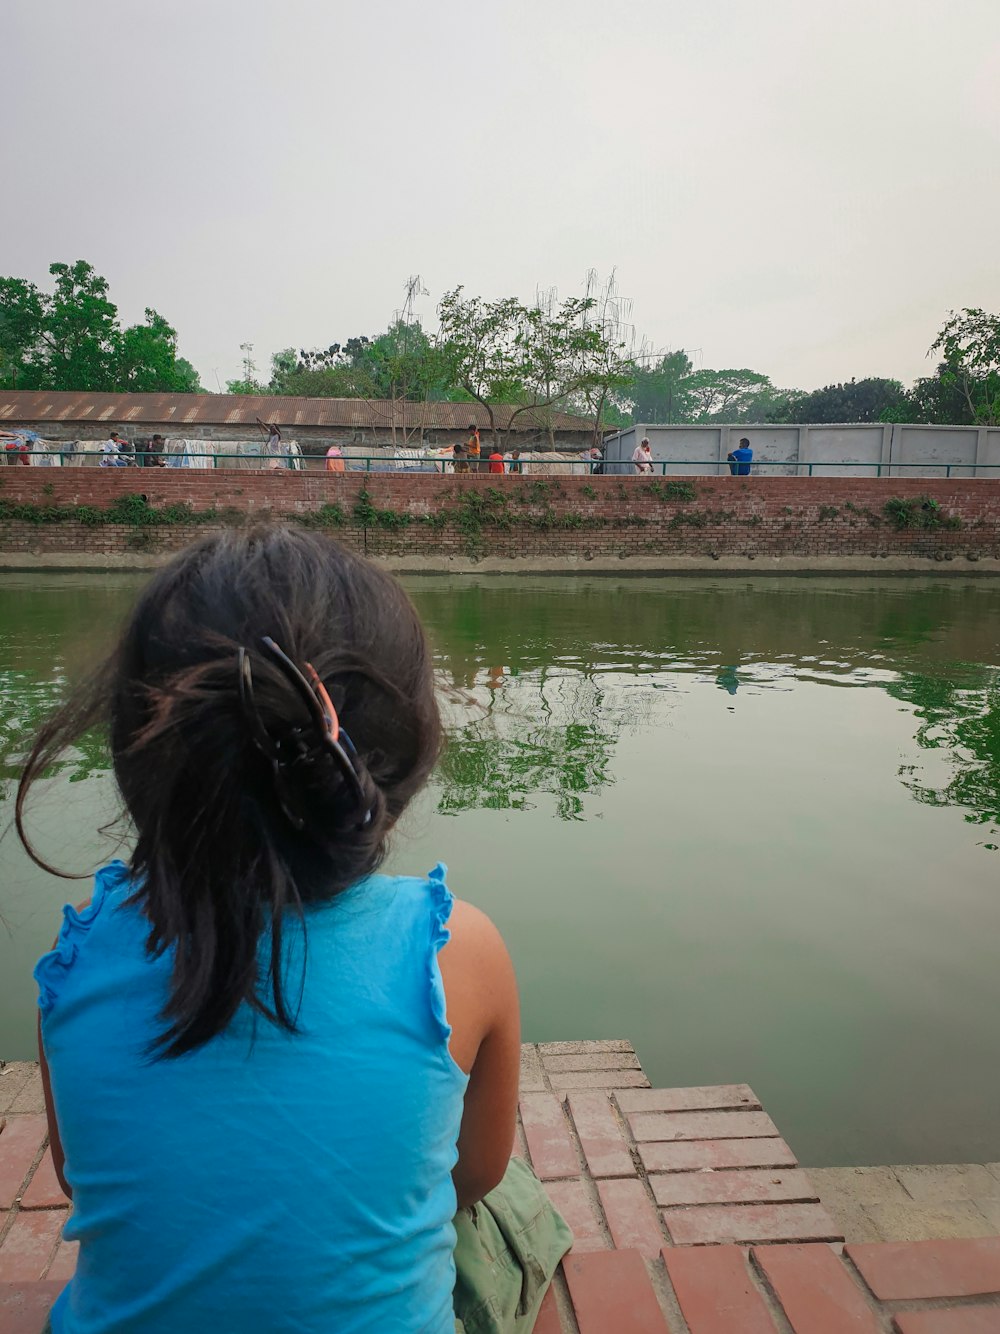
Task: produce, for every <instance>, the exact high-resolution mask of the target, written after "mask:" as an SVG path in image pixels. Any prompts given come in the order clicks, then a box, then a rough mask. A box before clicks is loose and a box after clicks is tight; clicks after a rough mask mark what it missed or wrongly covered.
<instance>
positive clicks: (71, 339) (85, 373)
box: [0, 260, 197, 393]
mask: <svg viewBox="0 0 1000 1334" xmlns="http://www.w3.org/2000/svg"><path fill="white" fill-rule="evenodd" d="M49 273H50V274H51V275H52V276H53V278H54V279H55V282H54V285H53V291H52V293H51V294H49V293H47V292H42V291H40V290H39V288H38V287H36V286H35V284H34V283H31V282H28V281H26V280H25V279H23V278H0V373H2V376H3V380H4V382H5V383H7V384H9V385H10V387H11V388H12V389H53V390H60V389H61V390H79V391H89V392H92V393H102V392H103V393H114V392H125V391H132V392H139V393H155V392H160V393H178V392H185V391H187V392H190V391H191V384H192V379H193V380H194V382H195V383H197V375H196V374H195V373H194V368H193V367H192V366H191V365H190V363H189V362H185V363H183V365H180V366H179V365H178V357H177V334H176V332H175V331H174V329H173V328H172V327H171V326H170V325H169V324H168V323H167V321H166V320H165V319H164V318H163V317H162V316H161V315H159V314H157V312H156V311H155V310H152V309H149V308H147V310H146V316H145V320H144V322H143V323H142V324H136V325H132V326H131V327H130V328H127V329H124V330H123V329H122V328H121V326H120V324H119V321H118V308H117V307H116V306H115V305H114V303H113V302H112V301H111V300H110V298H109V296H108V284H107V281H106V279H104V278H102V277H101V275H100V274H99V273H97V272H96V271H95V269H94V268H93V267H92V266H91V265H90V264H88V263H86V261H85V260H77V262H76V263H75V264H51V265H50V266H49Z"/></svg>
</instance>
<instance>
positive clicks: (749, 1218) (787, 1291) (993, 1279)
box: [0, 1041, 1000, 1334]
mask: <svg viewBox="0 0 1000 1334" xmlns="http://www.w3.org/2000/svg"><path fill="white" fill-rule="evenodd" d="M41 1110H42V1101H41V1084H40V1080H39V1077H38V1071H37V1067H35V1066H33V1065H31V1064H30V1063H21V1064H9V1065H6V1066H4V1067H2V1068H0V1334H37V1332H38V1331H39V1330H40V1329H41V1326H42V1323H43V1321H44V1314H45V1312H46V1311H47V1309H48V1307H49V1305H50V1304H51V1302H52V1301H53V1299H54V1297H55V1295H56V1293H58V1291H59V1288H60V1286H61V1284H62V1283H64V1282H65V1281H66V1280H67V1279H68V1278H69V1277H70V1276H71V1274H72V1271H73V1266H74V1264H75V1260H76V1257H75V1254H74V1252H75V1250H76V1247H75V1246H74V1245H72V1244H69V1243H66V1242H63V1241H62V1240H61V1233H62V1226H63V1223H64V1221H65V1219H66V1217H67V1214H68V1205H67V1203H66V1201H65V1199H64V1198H63V1196H62V1194H61V1192H60V1191H59V1186H58V1182H57V1181H56V1180H55V1174H54V1171H53V1169H52V1162H51V1157H50V1155H49V1153H48V1150H47V1142H46V1136H45V1125H44V1118H43V1117H41V1116H40V1113H41ZM517 1144H518V1151H519V1152H520V1153H522V1154H523V1155H525V1156H527V1157H528V1158H529V1159H530V1161H531V1162H532V1165H533V1166H534V1168H535V1171H536V1172H537V1173H538V1175H539V1176H540V1177H541V1178H542V1180H543V1181H544V1182H545V1185H546V1189H547V1190H548V1191H549V1193H550V1194H551V1196H552V1198H553V1200H554V1201H555V1202H556V1204H557V1205H558V1207H559V1208H560V1209H561V1210H562V1212H563V1213H564V1214H565V1216H566V1217H567V1219H568V1221H569V1222H570V1225H571V1226H572V1227H573V1230H574V1232H575V1234H576V1244H575V1245H574V1247H573V1250H572V1251H571V1252H570V1254H569V1255H568V1256H567V1257H566V1260H565V1261H564V1263H563V1265H562V1266H561V1268H560V1272H559V1273H558V1275H557V1276H556V1281H555V1283H554V1284H553V1287H552V1290H551V1292H550V1293H549V1295H548V1297H547V1298H546V1301H545V1303H544V1305H543V1307H542V1312H541V1314H540V1316H539V1319H538V1322H537V1324H536V1327H535V1328H536V1334H609V1331H611V1332H613V1334H1000V1235H983V1236H976V1237H967V1238H966V1237H957V1238H956V1237H954V1236H942V1237H940V1238H936V1239H928V1240H918V1241H906V1240H901V1241H875V1242H868V1241H864V1240H860V1241H859V1240H855V1239H854V1237H855V1233H854V1232H853V1231H850V1230H849V1232H848V1244H847V1245H846V1247H845V1246H844V1245H843V1241H844V1229H843V1227H842V1226H841V1225H840V1223H839V1221H838V1219H839V1218H841V1217H844V1216H845V1214H847V1213H848V1212H849V1211H847V1209H846V1206H845V1205H844V1202H843V1198H844V1194H845V1191H846V1186H843V1187H842V1190H841V1194H840V1195H839V1196H838V1195H837V1192H836V1191H835V1190H831V1191H830V1194H831V1195H832V1196H834V1197H836V1198H837V1199H838V1208H836V1209H834V1210H833V1211H831V1210H828V1209H827V1208H826V1207H824V1203H822V1202H821V1199H820V1196H819V1195H818V1194H817V1185H816V1182H817V1178H819V1179H820V1180H823V1179H826V1178H828V1177H829V1176H830V1171H829V1170H825V1171H824V1172H816V1173H809V1172H806V1171H803V1170H802V1168H801V1167H800V1166H799V1164H798V1163H797V1161H796V1159H795V1155H794V1153H793V1151H792V1149H791V1148H790V1147H789V1145H788V1144H786V1143H785V1141H784V1140H783V1139H782V1138H781V1136H780V1133H779V1131H778V1129H777V1127H776V1126H775V1125H774V1123H773V1122H772V1121H771V1120H770V1118H769V1117H768V1116H767V1114H766V1112H765V1111H764V1110H763V1108H762V1107H761V1105H760V1103H759V1102H758V1100H757V1098H756V1097H755V1096H754V1094H753V1092H752V1090H750V1089H749V1088H747V1087H746V1085H739V1084H737V1085H723V1086H720V1087H717V1088H694V1089H652V1088H650V1087H649V1081H648V1079H647V1078H646V1076H645V1074H644V1073H643V1071H642V1068H641V1066H640V1064H639V1061H638V1059H637V1058H636V1055H635V1052H634V1050H633V1048H632V1046H631V1044H630V1043H628V1042H625V1041H602V1042H559V1043H541V1044H538V1045H531V1046H527V1047H525V1048H524V1051H523V1054H522V1094H521V1111H520V1119H519V1124H518V1134H517ZM836 1171H837V1173H839V1174H841V1175H842V1176H843V1178H844V1179H845V1181H846V1182H847V1184H848V1185H849V1184H851V1182H850V1180H849V1174H853V1176H854V1178H855V1180H856V1183H857V1185H856V1193H857V1194H859V1195H860V1196H861V1197H862V1198H863V1200H864V1203H862V1204H860V1205H858V1207H860V1208H864V1209H868V1210H873V1209H878V1208H882V1209H891V1208H904V1207H909V1206H910V1205H912V1206H913V1207H914V1208H918V1207H919V1208H920V1209H923V1210H925V1211H926V1216H928V1217H931V1218H934V1217H939V1216H941V1211H942V1210H945V1209H946V1208H947V1207H948V1206H950V1205H952V1204H956V1205H957V1204H962V1205H963V1206H965V1207H966V1208H978V1207H979V1204H981V1203H982V1201H984V1200H987V1201H988V1200H992V1199H993V1198H1000V1190H998V1191H996V1192H994V1191H993V1185H992V1183H993V1182H996V1183H997V1186H998V1187H1000V1165H997V1164H990V1165H986V1166H983V1165H972V1166H962V1167H957V1168H934V1167H906V1168H903V1167H900V1168H896V1169H889V1168H867V1169H836ZM963 1192H964V1193H963ZM826 1195H827V1192H826V1191H824V1192H823V1198H824V1199H825V1198H826ZM907 1202H908V1203H907ZM856 1203H857V1202H856ZM982 1218H983V1222H984V1226H985V1227H986V1230H987V1231H989V1227H988V1224H987V1223H986V1214H985V1213H984V1214H983V1215H982ZM998 1230H1000V1225H998V1228H996V1229H994V1232H996V1231H998Z"/></svg>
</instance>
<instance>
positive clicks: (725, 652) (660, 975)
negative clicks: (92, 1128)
mask: <svg viewBox="0 0 1000 1334" xmlns="http://www.w3.org/2000/svg"><path fill="white" fill-rule="evenodd" d="M140 582H141V581H139V580H137V579H133V578H130V577H128V576H124V575H112V574H108V575H103V576H99V575H46V576H41V575H39V576H29V575H8V576H6V577H5V579H4V582H3V586H2V587H0V766H2V767H0V796H2V798H3V801H4V811H3V818H4V824H5V825H6V824H7V823H8V821H9V818H10V815H11V806H12V790H13V781H12V780H13V779H14V777H15V776H16V773H17V768H18V757H19V756H20V755H21V754H22V753H23V746H24V738H25V736H26V735H27V734H28V732H29V731H30V729H31V727H32V726H33V725H34V724H35V723H36V722H37V721H38V719H39V718H40V717H41V716H42V715H43V714H44V712H45V710H46V709H47V708H48V707H49V706H50V705H51V703H52V702H53V701H55V700H56V699H57V698H58V697H59V695H60V692H61V691H62V690H63V689H64V686H65V683H66V682H67V680H71V679H73V678H74V677H76V676H77V675H79V673H80V672H81V671H82V670H83V669H84V667H85V666H86V665H87V664H88V663H90V662H92V661H93V660H94V659H95V658H96V657H97V656H98V655H99V653H100V652H101V650H102V648H103V647H104V646H105V645H106V643H107V642H108V640H109V638H110V636H111V634H112V633H113V631H114V628H115V626H116V624H117V623H118V622H119V621H120V619H121V618H122V616H123V615H124V613H125V611H126V610H127V608H128V606H129V603H130V601H131V599H132V598H133V596H134V594H135V592H136V590H137V588H138V587H139V586H140ZM410 589H411V592H412V594H413V596H414V598H415V600H416V602H417V604H418V606H419V608H420V611H421V613H422V615H423V616H424V619H425V621H426V623H427V625H428V627H429V630H430V633H431V635H432V637H433V641H434V644H435V648H436V654H437V663H438V669H439V673H440V680H441V687H442V695H443V699H444V707H445V711H446V715H447V718H448V723H449V731H450V745H449V748H448V750H447V753H446V755H445V758H444V760H443V762H442V765H441V767H440V770H439V773H438V775H437V777H436V779H435V781H434V782H433V783H432V785H431V786H430V788H429V789H428V790H427V792H426V793H425V794H424V796H423V797H422V798H421V799H420V800H419V802H418V803H417V804H416V806H415V808H414V809H413V810H412V812H411V813H410V814H409V815H408V817H407V818H406V820H405V822H404V827H403V828H402V830H401V831H400V835H399V837H398V838H397V841H396V845H395V849H394V853H393V861H392V865H393V866H394V867H395V868H397V869H407V870H413V871H423V870H426V869H428V868H429V867H430V866H431V865H433V864H434V862H435V861H437V860H439V859H440V860H443V861H446V862H447V863H448V865H449V867H450V877H449V878H450V883H451V885H452V887H453V888H454V890H455V891H456V893H458V894H460V895H462V896H464V897H467V898H469V899H471V900H472V901H474V902H475V903H477V904H479V905H480V906H481V907H483V908H484V909H485V910H486V911H487V912H489V913H490V914H491V916H492V917H493V918H494V919H495V920H496V922H497V923H498V924H499V926H500V928H501V930H502V931H503V933H504V935H505V937H506V939H507V941H508V943H509V945H510V949H511V952H512V954H513V956H514V960H515V963H516V966H517V970H518V975H519V977H520V983H521V989H522V996H523V1007H524V1033H525V1037H526V1038H529V1039H536V1040H547V1039H561V1038H596V1037H628V1038H630V1039H632V1041H633V1042H634V1043H635V1045H636V1047H637V1049H638V1052H639V1055H640V1057H641V1059H642V1062H643V1064H644V1066H645V1068H646V1070H647V1071H648V1073H649V1075H650V1077H651V1079H652V1080H653V1082H654V1084H667V1085H686V1084H710V1083H729V1082H735V1081H744V1080H745V1081H747V1082H749V1083H750V1084H751V1085H752V1086H753V1087H754V1088H755V1090H756V1091H757V1093H758V1095H759V1096H760V1097H761V1098H762V1099H763V1101H764V1104H765V1106H766V1107H767V1108H768V1110H769V1111H770V1112H771V1114H772V1115H773V1116H774V1118H775V1119H776V1121H777V1122H778V1125H779V1127H780V1128H781V1130H782V1131H783V1133H784V1134H785V1135H786V1137H787V1138H788V1139H789V1140H790V1142H791V1143H792V1145H793V1146H794V1148H795V1149H796V1150H797V1151H798V1153H799V1155H800V1157H801V1158H802V1160H803V1161H805V1162H808V1163H812V1164H825V1163H878V1162H934V1161H939V1162H947V1161H974V1160H996V1159H1000V957H998V955H1000V951H998V945H1000V852H998V851H997V845H1000V833H998V829H997V823H998V821H1000V586H998V585H997V584H994V583H992V582H990V581H987V580H977V581H976V580H969V581H961V580H953V579H948V580H939V581H931V580H916V579H914V580H906V581H903V580H900V581H895V580H887V579H879V580H870V581H869V580H853V579H852V580H847V579H843V580H823V579H787V580H786V579H782V580H778V579H757V580H754V581H743V580H736V579H733V580H725V579H719V580H712V579H677V580H670V579H644V578H643V579H632V580H624V581H616V580H598V579H582V578H564V579H551V580H547V581H541V580H539V581H535V580H527V579H520V578H518V579H514V578H511V579H507V580H503V579H498V578H487V577H484V578H479V579H461V580H459V579H452V580H444V579H440V580H439V579H429V578H428V579H421V580H414V581H413V582H412V583H411V584H410ZM44 786H45V791H44V793H43V794H42V798H41V800H40V802H39V804H38V808H37V812H36V815H35V819H34V825H33V827H34V828H35V829H36V830H37V831H38V833H39V839H40V842H41V844H42V846H43V847H44V849H45V850H46V852H48V853H49V854H50V855H51V856H52V857H53V858H56V859H58V860H59V861H60V864H62V865H66V866H68V867H71V868H74V869H84V868H86V867H87V865H88V863H89V864H90V865H93V864H94V863H95V861H96V859H97V858H99V857H101V856H102V855H103V856H108V855H112V854H113V851H114V844H113V843H109V841H108V839H107V837H106V836H103V837H102V836H101V835H99V834H98V832H97V829H98V827H99V826H100V825H101V824H102V823H104V822H105V821H106V820H107V819H108V818H109V817H110V816H111V815H112V814H113V813H114V809H115V807H114V793H113V784H112V780H111V778H110V776H109V775H108V773H107V770H106V758H105V755H104V753H103V750H102V748H101V746H100V744H98V743H96V742H95V743H94V744H91V745H88V746H87V747H86V748H84V749H83V750H81V751H80V752H78V753H76V754H75V755H74V756H72V757H71V759H70V761H69V762H68V763H67V764H66V765H65V766H64V767H63V768H62V770H61V771H60V772H59V773H58V774H56V775H55V776H53V777H52V779H51V780H47V782H46V784H45V785H44ZM86 893H87V890H86V887H85V886H82V885H79V884H67V883H66V882H61V881H58V880H56V879H54V878H52V877H49V876H47V875H46V874H44V873H42V872H40V871H38V870H37V869H35V868H33V867H32V866H31V865H30V863H28V861H27V860H26V858H25V856H24V855H23V853H22V852H21V851H20V849H19V847H18V846H17V844H16V842H15V840H14V839H13V837H12V836H11V835H10V833H8V834H7V835H6V836H5V837H4V838H3V840H2V841H0V913H2V915H3V918H4V921H5V923H6V930H5V931H0V1056H3V1057H6V1058H8V1059H9V1058H19V1057H27V1056H30V1055H31V1054H32V1051H33V1043H34V1032H33V1030H34V1011H33V1003H34V995H33V986H32V982H31V967H32V964H33V962H34V960H35V958H36V957H37V955H38V954H39V953H40V952H41V951H42V950H44V949H45V948H47V946H48V944H49V942H50V941H51V939H52V936H53V935H54V933H55V930H56V928H57V924H58V916H59V909H60V906H61V904H62V903H63V901H64V900H66V899H73V900H79V899H80V898H83V897H85V896H86ZM94 1075H95V1088H96V1089H98V1090H99V1087H100V1071H95V1072H94Z"/></svg>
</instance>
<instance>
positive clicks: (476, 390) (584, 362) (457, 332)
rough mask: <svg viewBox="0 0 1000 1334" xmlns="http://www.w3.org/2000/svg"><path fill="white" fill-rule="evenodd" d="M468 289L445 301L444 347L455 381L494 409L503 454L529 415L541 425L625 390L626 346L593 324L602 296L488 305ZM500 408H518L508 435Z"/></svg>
mask: <svg viewBox="0 0 1000 1334" xmlns="http://www.w3.org/2000/svg"><path fill="white" fill-rule="evenodd" d="M463 290H464V289H463V288H461V287H456V288H455V289H454V290H453V291H451V292H446V293H445V295H444V297H443V298H442V300H441V304H440V306H439V307H438V313H439V315H440V319H441V330H440V343H439V345H440V347H441V350H442V353H443V356H444V358H445V361H446V364H447V366H448V374H449V377H450V378H451V379H452V380H453V382H456V383H457V384H458V385H460V386H461V388H462V389H464V390H465V392H466V393H467V394H468V395H469V397H470V398H472V399H474V400H475V401H476V402H477V403H480V404H482V406H483V407H484V408H485V409H486V412H487V415H488V417H489V422H490V432H491V434H492V436H493V440H494V443H495V445H496V447H497V448H502V446H503V442H504V439H505V438H506V436H507V435H508V434H509V432H510V431H511V430H512V429H513V427H514V424H515V422H516V421H517V419H518V418H519V417H520V416H521V414H522V413H531V414H532V415H533V417H534V418H535V419H536V420H541V419H544V415H545V413H546V410H547V409H550V408H553V407H555V406H556V405H559V404H569V403H571V401H572V399H573V397H574V396H577V395H585V396H588V397H589V396H592V395H593V394H594V393H595V391H598V392H599V391H600V389H601V387H602V386H605V385H606V386H608V388H609V390H610V388H613V387H614V386H615V385H617V384H618V382H619V380H620V378H621V376H622V367H623V365H624V357H623V354H624V348H623V347H622V346H621V345H620V344H618V343H616V342H615V341H614V338H613V336H609V333H608V332H607V330H606V328H605V327H604V325H603V324H602V323H601V322H600V321H599V320H597V319H594V318H593V312H594V309H595V306H596V304H597V303H596V301H595V299H594V298H592V297H569V298H567V299H566V300H565V301H562V302H560V303H558V304H555V303H552V304H548V305H546V304H543V303H538V304H536V305H534V306H527V305H524V304H522V303H521V302H520V301H518V300H517V298H516V297H502V298H500V299H499V300H497V301H486V300H484V299H483V298H482V297H466V296H463ZM500 403H506V404H513V405H515V406H514V410H513V412H511V413H510V414H509V416H508V419H507V424H506V427H505V428H504V429H503V430H501V429H500V427H499V426H498V424H497V419H496V413H495V411H494V408H495V406H496V405H497V404H500Z"/></svg>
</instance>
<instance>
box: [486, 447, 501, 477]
mask: <svg viewBox="0 0 1000 1334" xmlns="http://www.w3.org/2000/svg"><path fill="white" fill-rule="evenodd" d="M489 470H490V472H501V473H502V472H503V455H502V454H501V453H500V452H499V451H498V450H494V451H493V453H492V454H491V455H490V466H489Z"/></svg>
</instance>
